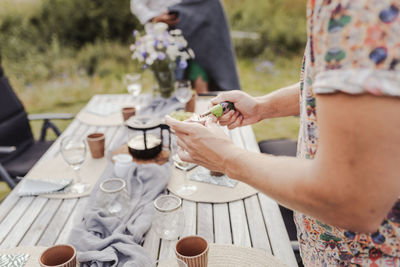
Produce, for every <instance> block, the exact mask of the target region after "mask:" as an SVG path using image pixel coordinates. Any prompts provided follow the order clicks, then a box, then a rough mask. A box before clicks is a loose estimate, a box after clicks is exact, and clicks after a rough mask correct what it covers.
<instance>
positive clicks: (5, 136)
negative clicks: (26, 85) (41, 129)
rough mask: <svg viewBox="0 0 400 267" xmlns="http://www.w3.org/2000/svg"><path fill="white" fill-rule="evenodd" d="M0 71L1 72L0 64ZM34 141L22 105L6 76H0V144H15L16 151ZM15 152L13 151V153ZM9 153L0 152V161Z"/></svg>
mask: <svg viewBox="0 0 400 267" xmlns="http://www.w3.org/2000/svg"><path fill="white" fill-rule="evenodd" d="M0 73H1V74H3V70H2V67H1V65H0ZM33 142H34V139H33V135H32V131H31V127H30V125H29V120H28V117H27V114H26V112H25V109H24V106H23V105H22V103H21V101H20V100H19V99H18V97H17V95H16V94H15V93H14V91H13V89H12V87H11V85H10V83H9V81H8V79H7V77H6V76H4V75H2V76H0V146H16V147H17V152H18V151H19V152H20V151H21V150H23V149H25V148H26V147H27V146H30V145H31V144H32V143H33ZM13 154H15V153H13ZM9 157H10V155H2V154H0V162H4V160H5V158H7V159H8V158H9Z"/></svg>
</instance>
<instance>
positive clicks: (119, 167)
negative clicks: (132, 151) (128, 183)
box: [112, 154, 133, 178]
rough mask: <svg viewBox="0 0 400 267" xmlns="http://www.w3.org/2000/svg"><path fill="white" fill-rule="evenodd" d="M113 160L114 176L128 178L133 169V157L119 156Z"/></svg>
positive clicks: (127, 155)
mask: <svg viewBox="0 0 400 267" xmlns="http://www.w3.org/2000/svg"><path fill="white" fill-rule="evenodd" d="M112 159H113V160H114V174H115V175H116V176H117V177H118V178H126V176H127V175H128V173H129V170H130V169H131V167H132V162H133V159H132V156H131V155H129V154H118V155H115V156H113V158H112Z"/></svg>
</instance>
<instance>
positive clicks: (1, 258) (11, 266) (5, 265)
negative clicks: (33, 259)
mask: <svg viewBox="0 0 400 267" xmlns="http://www.w3.org/2000/svg"><path fill="white" fill-rule="evenodd" d="M28 258H29V254H6V255H0V266H1V267H23V266H25V263H26V262H27V261H28Z"/></svg>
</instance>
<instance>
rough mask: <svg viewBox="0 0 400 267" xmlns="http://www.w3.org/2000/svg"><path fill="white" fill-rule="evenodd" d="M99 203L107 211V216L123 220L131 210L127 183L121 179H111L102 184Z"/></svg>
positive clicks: (98, 198) (98, 197)
mask: <svg viewBox="0 0 400 267" xmlns="http://www.w3.org/2000/svg"><path fill="white" fill-rule="evenodd" d="M97 201H98V203H99V204H100V206H101V207H102V208H103V209H104V210H105V211H106V215H107V216H116V217H119V218H123V217H124V216H125V215H126V214H127V212H129V211H130V208H131V204H130V198H129V195H128V191H127V189H126V182H125V181H124V180H122V179H120V178H111V179H107V180H105V181H104V182H102V183H101V184H100V191H99V193H98V195H97Z"/></svg>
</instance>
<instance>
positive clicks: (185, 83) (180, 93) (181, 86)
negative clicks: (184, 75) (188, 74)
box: [175, 80, 193, 104]
mask: <svg viewBox="0 0 400 267" xmlns="http://www.w3.org/2000/svg"><path fill="white" fill-rule="evenodd" d="M192 96H193V91H192V86H191V83H190V81H189V80H182V81H178V84H177V86H176V92H175V97H176V99H178V101H179V102H181V103H182V104H186V103H187V102H189V100H190V99H191V98H192Z"/></svg>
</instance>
